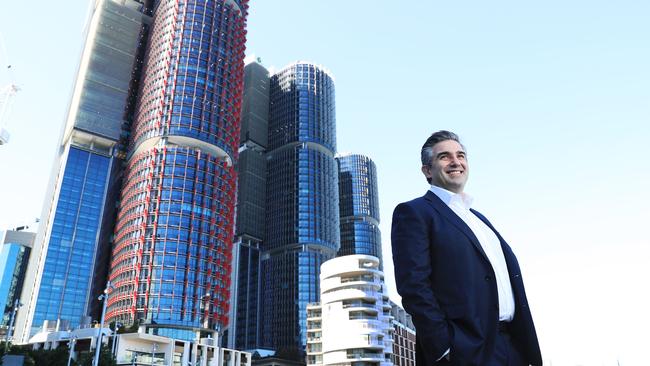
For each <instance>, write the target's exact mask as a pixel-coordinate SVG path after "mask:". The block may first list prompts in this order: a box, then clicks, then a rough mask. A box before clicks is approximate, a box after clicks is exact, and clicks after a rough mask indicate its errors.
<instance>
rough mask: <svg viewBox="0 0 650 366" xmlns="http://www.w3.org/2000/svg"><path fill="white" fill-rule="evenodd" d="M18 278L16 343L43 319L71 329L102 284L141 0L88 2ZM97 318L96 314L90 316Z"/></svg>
mask: <svg viewBox="0 0 650 366" xmlns="http://www.w3.org/2000/svg"><path fill="white" fill-rule="evenodd" d="M94 5H95V7H94V9H93V13H92V15H91V18H90V22H89V23H88V29H87V36H86V42H85V45H84V50H83V53H82V56H81V62H80V66H79V70H78V73H77V80H76V84H75V87H74V91H73V95H72V99H71V102H70V108H69V111H68V116H67V121H66V124H65V128H64V131H63V133H62V138H61V144H60V145H59V150H58V152H57V153H58V154H57V158H56V161H55V164H54V167H53V172H52V176H51V179H50V183H49V185H48V192H47V193H46V202H45V203H44V206H43V213H42V215H41V224H40V229H39V232H38V234H37V237H36V240H35V243H34V249H33V251H32V254H31V258H30V263H29V269H28V271H27V274H26V283H27V285H26V286H25V291H23V295H22V298H21V301H22V302H23V303H24V304H25V306H24V307H23V308H21V310H20V311H19V312H18V319H17V321H16V340H17V341H18V342H27V341H28V339H29V337H30V335H31V334H34V333H35V332H37V331H38V329H39V328H40V327H41V325H42V324H43V321H44V320H53V321H56V320H58V319H61V320H63V321H64V322H66V323H68V324H70V325H71V326H73V327H74V326H78V325H79V324H80V321H81V319H82V318H83V317H88V316H91V315H93V308H94V307H96V306H97V305H98V301H97V299H96V295H97V289H98V288H102V289H103V287H104V285H105V283H106V272H107V269H108V260H109V253H110V245H111V243H110V237H111V234H112V231H113V224H114V218H115V215H114V212H115V201H116V200H117V194H118V193H119V186H120V174H121V166H122V163H123V160H122V159H123V158H124V156H125V142H126V139H125V137H126V135H127V131H128V126H129V125H130V123H131V121H132V116H133V106H134V105H135V95H136V92H137V88H138V75H139V70H140V65H141V61H140V59H141V56H142V53H141V52H142V51H143V46H144V43H145V42H146V36H147V30H148V24H149V22H150V20H151V18H150V16H149V15H148V14H149V13H150V11H151V8H150V6H149V4H148V2H146V1H134V0H124V1H117V0H100V1H96V2H94ZM96 317H98V315H96Z"/></svg>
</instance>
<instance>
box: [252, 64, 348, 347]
mask: <svg viewBox="0 0 650 366" xmlns="http://www.w3.org/2000/svg"><path fill="white" fill-rule="evenodd" d="M269 109H270V110H269V147H268V149H267V185H266V187H267V191H266V197H267V206H266V217H267V220H266V237H265V242H264V244H263V248H262V249H263V252H264V254H263V256H262V258H263V260H262V272H263V274H264V279H263V289H264V290H263V291H264V293H263V296H262V298H263V299H264V301H265V303H264V305H263V310H262V312H263V315H262V316H263V328H264V329H263V330H262V331H261V334H262V337H263V340H262V342H263V346H264V347H270V348H274V349H278V350H279V349H296V350H304V347H305V344H306V333H305V332H306V325H307V323H306V322H307V319H306V309H307V304H308V303H310V302H314V301H318V299H319V297H320V293H319V285H318V276H319V273H320V265H321V263H323V262H324V261H326V260H328V259H330V258H333V257H334V256H335V255H336V252H337V251H338V249H339V208H338V186H337V185H338V172H337V169H336V161H335V160H334V152H335V150H336V136H335V132H336V122H335V117H334V83H333V80H332V78H331V77H330V75H329V74H328V73H327V72H326V71H324V70H323V69H321V68H320V67H318V66H315V65H313V64H310V63H295V64H292V65H289V66H287V67H286V68H284V69H283V70H281V71H280V72H278V73H277V74H275V75H273V76H272V78H271V87H270V108H269Z"/></svg>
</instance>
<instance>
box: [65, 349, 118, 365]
mask: <svg viewBox="0 0 650 366" xmlns="http://www.w3.org/2000/svg"><path fill="white" fill-rule="evenodd" d="M94 357H95V352H94V351H91V352H84V353H82V354H80V355H79V357H77V362H75V365H77V366H92V364H93V358H94ZM115 365H117V362H116V361H115V357H113V354H112V353H111V348H110V347H109V346H108V345H105V344H103V345H102V348H101V349H100V351H99V366H115Z"/></svg>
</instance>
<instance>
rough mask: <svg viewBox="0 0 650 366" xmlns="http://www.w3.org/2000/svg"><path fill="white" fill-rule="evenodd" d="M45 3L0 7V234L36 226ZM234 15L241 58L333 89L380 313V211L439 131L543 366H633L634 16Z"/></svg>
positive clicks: (61, 58) (639, 120) (71, 20)
mask: <svg viewBox="0 0 650 366" xmlns="http://www.w3.org/2000/svg"><path fill="white" fill-rule="evenodd" d="M61 4H62V3H61V2H39V4H38V5H35V3H33V2H27V1H8V0H1V2H0V33H2V34H3V35H4V38H5V41H6V44H7V49H8V51H9V53H10V55H11V60H12V63H13V65H14V67H13V70H14V76H15V78H16V79H17V81H18V83H19V84H20V85H21V86H22V88H23V90H22V91H21V93H20V94H19V95H18V96H17V97H16V103H15V105H14V109H13V113H12V119H11V121H10V124H9V126H8V127H9V128H10V129H11V131H12V135H13V136H12V141H11V142H10V144H9V145H6V146H1V147H0V177H1V179H0V228H3V227H8V226H11V225H14V224H19V223H22V222H25V221H29V220H30V218H31V217H36V216H39V215H40V210H41V206H42V201H43V198H44V190H45V186H46V181H47V179H48V174H49V171H50V169H51V167H52V166H51V165H52V161H53V156H54V151H55V149H56V144H57V137H58V135H59V132H60V129H61V126H62V123H63V120H64V116H65V112H66V109H67V106H68V99H69V95H70V88H71V86H72V82H73V77H74V72H75V69H76V66H77V63H78V59H79V52H80V49H81V43H82V29H83V25H84V20H85V14H86V13H87V9H88V1H87V0H67V1H66V2H65V6H61ZM250 5H251V14H250V17H249V21H248V30H249V32H248V36H249V38H248V46H247V47H248V49H247V51H248V53H249V54H252V53H254V54H255V55H257V56H259V57H261V58H262V61H263V63H264V64H265V65H266V66H267V67H271V66H275V67H276V68H280V67H282V66H284V65H285V64H287V63H289V62H292V61H295V60H306V61H312V62H315V63H318V64H321V65H323V66H324V67H326V68H328V69H329V70H331V72H332V73H333V74H334V76H335V81H336V105H337V106H336V107H337V130H338V150H339V151H340V152H354V153H363V154H366V155H368V156H370V157H371V158H372V159H373V160H374V161H375V162H376V164H377V169H378V172H379V193H380V205H381V218H382V225H381V229H382V234H383V244H384V261H385V263H386V266H385V267H386V268H385V269H386V272H387V274H386V277H387V279H388V282H389V284H388V286H389V291H390V293H391V297H392V298H394V299H398V296H397V294H396V293H395V286H394V282H393V280H392V277H393V276H392V263H391V262H392V261H391V255H390V220H391V214H392V210H393V208H394V207H395V205H396V204H397V203H399V202H402V201H405V200H409V199H411V198H414V197H416V196H419V195H422V194H424V192H425V191H426V189H427V188H428V187H427V183H426V181H425V179H424V177H423V176H422V175H421V173H420V172H419V169H420V166H419V165H420V164H419V149H420V146H421V145H422V143H423V141H424V140H425V139H426V137H427V136H428V135H429V134H430V133H432V132H434V131H436V130H439V129H449V130H452V131H455V132H457V133H458V134H459V135H460V136H461V138H462V139H463V141H464V143H465V145H466V146H467V149H468V156H469V162H470V172H471V173H470V179H469V183H468V185H467V187H466V191H467V192H468V193H470V194H471V195H473V196H474V197H475V208H477V209H478V210H479V211H482V212H483V213H484V214H485V215H486V216H487V217H488V218H490V220H491V221H492V223H493V224H494V225H495V226H496V227H497V229H498V230H499V231H500V233H501V234H502V235H503V236H504V237H505V238H506V240H508V241H509V243H510V245H511V246H512V247H513V249H514V250H515V252H516V253H517V255H518V258H519V261H520V263H521V265H522V267H523V275H524V278H525V282H526V286H527V291H528V297H529V302H530V306H531V310H532V311H533V316H534V318H535V321H536V326H537V329H538V334H539V337H540V342H541V347H542V353H543V355H544V358H545V360H546V363H547V364H549V365H553V366H561V365H616V364H617V360H618V361H619V362H620V364H621V365H647V364H648V357H647V348H648V344H649V342H650V336H649V335H648V329H650V311H649V309H650V291H649V290H648V289H649V288H650V285H649V284H648V280H649V279H650V236H649V232H648V229H647V228H648V225H649V221H650V220H649V219H650V214H649V213H648V204H650V193H649V192H650V190H649V188H650V169H649V167H650V163H649V160H650V147H649V144H650V66H649V65H650V47H649V44H650V41H649V40H650V22H649V21H648V14H650V2H648V1H645V0H638V1H628V0H621V1H617V2H611V1H600V0H591V1H586V0H575V1H570V2H568V1H558V0H549V1H544V2H538V3H530V2H521V1H499V2H485V1H470V2H459V1H445V2H441V1H414V2H399V1H390V2H389V1H383V0H372V1H370V0H354V1H343V0H329V1H325V0H310V1H305V0H293V1H288V0H265V1H262V0H253V1H252V2H251V4H250ZM4 71H5V70H2V71H0V73H1V72H4ZM5 77H6V75H0V84H2V83H4V81H3V80H6V79H3V78H5Z"/></svg>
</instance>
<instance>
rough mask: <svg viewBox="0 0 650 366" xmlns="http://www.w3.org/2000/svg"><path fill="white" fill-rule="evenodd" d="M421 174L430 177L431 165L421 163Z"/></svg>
mask: <svg viewBox="0 0 650 366" xmlns="http://www.w3.org/2000/svg"><path fill="white" fill-rule="evenodd" d="M422 174H424V176H425V177H427V178H431V167H430V166H428V165H422Z"/></svg>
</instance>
